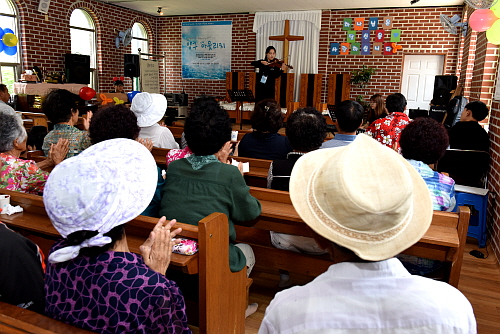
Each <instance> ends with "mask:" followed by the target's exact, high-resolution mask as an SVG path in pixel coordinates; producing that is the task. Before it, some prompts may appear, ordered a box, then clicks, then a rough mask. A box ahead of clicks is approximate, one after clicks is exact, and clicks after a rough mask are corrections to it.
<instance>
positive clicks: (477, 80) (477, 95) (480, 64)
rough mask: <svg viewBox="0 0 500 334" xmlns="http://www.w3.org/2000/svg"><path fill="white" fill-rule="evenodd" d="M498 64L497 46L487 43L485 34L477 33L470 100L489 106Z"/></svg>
mask: <svg viewBox="0 0 500 334" xmlns="http://www.w3.org/2000/svg"><path fill="white" fill-rule="evenodd" d="M497 63H498V46H497V45H493V44H490V43H488V40H487V39H486V32H480V33H477V41H476V50H475V59H474V67H473V69H472V78H471V84H470V92H469V97H470V100H481V101H483V102H484V103H486V104H487V105H488V106H490V105H491V101H492V98H493V90H494V86H495V77H496V68H497Z"/></svg>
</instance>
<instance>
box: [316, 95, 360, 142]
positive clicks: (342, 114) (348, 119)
mask: <svg viewBox="0 0 500 334" xmlns="http://www.w3.org/2000/svg"><path fill="white" fill-rule="evenodd" d="M363 114H364V110H363V107H362V106H361V104H359V103H358V102H355V101H349V100H347V101H342V102H341V103H340V104H339V105H338V106H337V108H336V110H335V118H336V120H335V126H336V127H337V131H338V133H337V134H336V135H335V137H334V138H333V139H330V140H329V141H326V142H324V143H323V144H322V145H321V148H330V147H340V146H345V145H348V144H350V143H351V142H352V141H353V140H354V139H356V130H357V129H359V127H361V124H363Z"/></svg>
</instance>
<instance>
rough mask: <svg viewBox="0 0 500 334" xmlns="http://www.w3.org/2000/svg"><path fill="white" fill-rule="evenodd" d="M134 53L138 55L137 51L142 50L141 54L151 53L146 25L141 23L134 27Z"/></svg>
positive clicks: (132, 44) (135, 24)
mask: <svg viewBox="0 0 500 334" xmlns="http://www.w3.org/2000/svg"><path fill="white" fill-rule="evenodd" d="M130 45H131V46H132V52H131V53H135V54H137V50H138V49H141V53H149V45H148V33H147V31H146V28H144V25H142V24H141V23H139V22H136V23H134V25H133V27H132V43H130ZM145 58H147V57H145Z"/></svg>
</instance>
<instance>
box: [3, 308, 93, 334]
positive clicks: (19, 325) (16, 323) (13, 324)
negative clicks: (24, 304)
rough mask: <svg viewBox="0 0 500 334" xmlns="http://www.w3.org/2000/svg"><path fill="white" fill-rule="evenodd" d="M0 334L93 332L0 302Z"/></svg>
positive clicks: (75, 333)
mask: <svg viewBox="0 0 500 334" xmlns="http://www.w3.org/2000/svg"><path fill="white" fill-rule="evenodd" d="M0 333H37V334H55V333H60V334H66V333H74V334H86V333H93V332H89V331H86V330H83V329H80V328H78V327H74V326H70V325H68V324H65V323H63V322H61V321H58V320H54V319H52V318H49V317H46V316H44V315H41V314H38V313H36V312H33V311H30V310H26V309H23V308H21V307H17V306H14V305H10V304H7V303H4V302H0Z"/></svg>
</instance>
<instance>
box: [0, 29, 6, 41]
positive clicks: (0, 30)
mask: <svg viewBox="0 0 500 334" xmlns="http://www.w3.org/2000/svg"><path fill="white" fill-rule="evenodd" d="M3 35H5V32H4V31H3V29H2V28H0V40H1V39H2V37H3Z"/></svg>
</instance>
